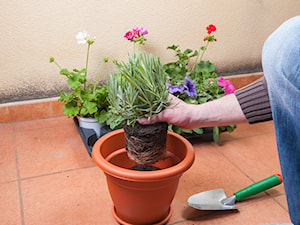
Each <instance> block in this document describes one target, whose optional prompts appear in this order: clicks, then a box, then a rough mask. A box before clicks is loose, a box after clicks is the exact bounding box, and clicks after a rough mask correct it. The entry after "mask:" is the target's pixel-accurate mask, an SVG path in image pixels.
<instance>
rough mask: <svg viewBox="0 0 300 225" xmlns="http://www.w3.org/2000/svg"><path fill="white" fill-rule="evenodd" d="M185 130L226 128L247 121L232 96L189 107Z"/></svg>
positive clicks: (234, 97)
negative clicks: (214, 127)
mask: <svg viewBox="0 0 300 225" xmlns="http://www.w3.org/2000/svg"><path fill="white" fill-rule="evenodd" d="M189 107H191V108H190V109H189V110H187V111H188V112H189V114H188V115H186V117H187V118H188V120H187V124H186V127H185V128H189V129H194V128H198V127H212V126H226V125H232V124H238V123H247V119H246V117H245V115H244V113H243V111H242V109H241V107H240V105H239V102H238V101H237V98H236V96H235V95H234V94H229V95H226V96H224V97H222V98H219V99H216V100H213V101H210V102H207V103H204V104H201V105H189Z"/></svg>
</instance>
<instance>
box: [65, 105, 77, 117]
mask: <svg viewBox="0 0 300 225" xmlns="http://www.w3.org/2000/svg"><path fill="white" fill-rule="evenodd" d="M62 110H63V114H64V115H66V116H68V117H71V116H75V115H78V114H79V107H78V106H77V103H76V102H68V103H67V104H65V105H63V107H62Z"/></svg>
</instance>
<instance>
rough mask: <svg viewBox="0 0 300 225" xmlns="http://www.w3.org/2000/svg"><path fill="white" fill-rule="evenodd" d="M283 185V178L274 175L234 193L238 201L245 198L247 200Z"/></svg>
mask: <svg viewBox="0 0 300 225" xmlns="http://www.w3.org/2000/svg"><path fill="white" fill-rule="evenodd" d="M281 183H282V177H281V175H280V174H276V175H272V176H270V177H268V178H266V179H263V180H261V181H258V182H257V183H254V184H252V185H250V186H248V187H246V188H244V189H242V190H240V191H237V192H235V193H234V195H235V196H236V201H239V200H242V199H244V198H247V197H249V196H251V195H255V194H258V193H260V192H262V191H265V190H267V189H269V188H272V187H274V186H276V185H279V184H281Z"/></svg>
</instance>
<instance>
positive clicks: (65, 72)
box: [59, 68, 70, 76]
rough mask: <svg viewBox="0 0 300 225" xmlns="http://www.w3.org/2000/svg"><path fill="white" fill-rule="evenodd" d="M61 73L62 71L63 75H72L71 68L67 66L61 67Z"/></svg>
mask: <svg viewBox="0 0 300 225" xmlns="http://www.w3.org/2000/svg"><path fill="white" fill-rule="evenodd" d="M59 73H60V74H61V75H65V76H68V75H70V72H69V70H68V69H66V68H63V69H61V70H60V72H59Z"/></svg>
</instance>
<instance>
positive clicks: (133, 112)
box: [108, 27, 170, 164]
mask: <svg viewBox="0 0 300 225" xmlns="http://www.w3.org/2000/svg"><path fill="white" fill-rule="evenodd" d="M146 34H148V31H147V30H146V29H145V28H139V27H134V28H133V30H132V31H129V32H127V33H126V34H125V36H124V37H125V38H126V39H127V40H129V41H130V42H133V44H134V51H133V53H132V54H129V55H128V62H124V61H122V62H118V61H116V60H115V61H114V63H115V65H116V66H117V69H118V72H117V73H112V74H111V75H110V77H109V80H108V101H109V104H110V112H111V114H112V116H111V118H110V119H109V120H108V124H110V126H111V128H114V127H116V126H118V125H122V126H123V128H124V130H125V135H126V140H127V145H126V148H127V150H128V154H129V157H130V158H131V159H133V160H135V161H136V162H138V163H140V164H149V163H155V162H156V161H158V160H159V159H161V158H162V157H163V155H164V153H165V145H166V137H167V128H168V125H167V123H157V124H154V125H152V126H145V125H141V124H139V123H138V122H137V121H138V120H139V119H141V118H143V117H151V116H153V115H155V114H157V113H159V112H161V111H162V110H163V109H165V108H166V107H167V106H168V105H169V103H170V102H169V100H168V95H169V92H168V90H167V88H166V81H167V74H166V73H165V71H164V69H163V65H162V64H161V62H160V58H159V57H157V58H155V57H154V56H153V55H152V54H147V53H140V52H139V46H140V45H143V44H145V41H146V38H145V35H146ZM145 138H146V140H145ZM150 139H152V140H150Z"/></svg>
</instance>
